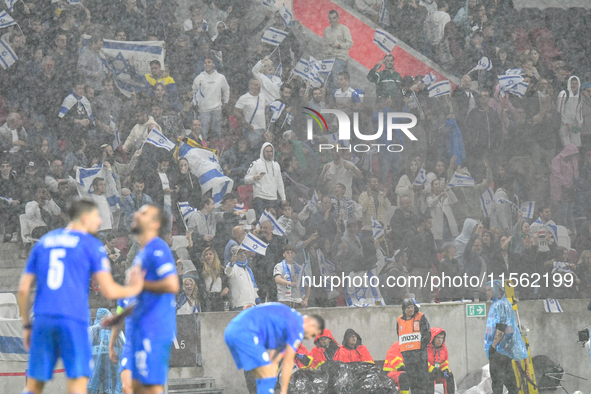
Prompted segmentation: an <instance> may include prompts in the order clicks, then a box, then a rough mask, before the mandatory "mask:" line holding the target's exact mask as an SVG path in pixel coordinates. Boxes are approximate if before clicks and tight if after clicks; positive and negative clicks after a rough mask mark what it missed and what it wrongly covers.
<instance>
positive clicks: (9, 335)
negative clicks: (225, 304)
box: [0, 281, 330, 391]
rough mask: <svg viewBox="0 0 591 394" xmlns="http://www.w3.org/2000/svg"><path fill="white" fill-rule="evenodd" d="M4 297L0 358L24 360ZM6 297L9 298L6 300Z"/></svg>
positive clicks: (15, 320) (12, 310) (16, 320)
mask: <svg viewBox="0 0 591 394" xmlns="http://www.w3.org/2000/svg"><path fill="white" fill-rule="evenodd" d="M328 282H329V283H330V281H328ZM4 297H5V298H4V299H3V301H2V304H3V305H2V306H3V314H6V317H3V318H2V324H0V344H2V345H1V346H0V360H2V361H9V362H12V361H20V362H24V361H27V360H28V359H29V352H27V351H26V350H25V348H24V346H23V325H22V322H21V319H20V317H19V316H18V304H17V302H16V299H15V297H14V296H13V295H12V294H10V295H8V293H6V295H4ZM7 297H10V298H11V299H10V300H7V299H6V298H7ZM4 379H6V378H4ZM5 387H7V386H5ZM7 391H8V390H7Z"/></svg>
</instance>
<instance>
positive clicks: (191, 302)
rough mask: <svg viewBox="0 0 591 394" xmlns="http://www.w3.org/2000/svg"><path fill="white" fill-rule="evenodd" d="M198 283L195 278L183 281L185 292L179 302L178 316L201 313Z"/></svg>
mask: <svg viewBox="0 0 591 394" xmlns="http://www.w3.org/2000/svg"><path fill="white" fill-rule="evenodd" d="M200 291H201V289H199V288H198V287H197V283H195V280H194V279H193V278H185V279H183V291H182V294H181V295H180V297H179V299H178V300H177V305H176V314H177V315H192V314H193V313H199V312H201V303H200V302H199V292H200Z"/></svg>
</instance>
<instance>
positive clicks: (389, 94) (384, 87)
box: [367, 54, 402, 108]
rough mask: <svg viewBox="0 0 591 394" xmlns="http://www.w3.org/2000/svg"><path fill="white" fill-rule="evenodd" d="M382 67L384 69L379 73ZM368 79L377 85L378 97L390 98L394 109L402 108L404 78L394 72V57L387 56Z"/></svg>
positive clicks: (375, 67)
mask: <svg viewBox="0 0 591 394" xmlns="http://www.w3.org/2000/svg"><path fill="white" fill-rule="evenodd" d="M382 65H383V66H384V69H383V70H381V71H378V70H379V69H380V68H381V67H382ZM367 79H368V80H369V81H370V82H373V83H375V84H376V96H377V97H385V98H387V99H388V98H389V99H390V100H391V101H392V103H393V108H399V107H401V105H400V104H401V100H402V77H401V76H400V74H398V73H397V72H396V71H395V70H394V56H393V55H391V54H390V55H387V56H386V57H385V58H383V59H382V60H380V61H379V62H378V63H377V64H376V65H375V66H374V67H373V68H372V69H371V70H369V73H368V74H367Z"/></svg>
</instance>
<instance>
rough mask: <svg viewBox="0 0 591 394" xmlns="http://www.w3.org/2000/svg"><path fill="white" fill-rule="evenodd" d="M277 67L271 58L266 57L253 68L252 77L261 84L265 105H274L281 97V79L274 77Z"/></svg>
mask: <svg viewBox="0 0 591 394" xmlns="http://www.w3.org/2000/svg"><path fill="white" fill-rule="evenodd" d="M274 74H275V67H274V66H273V62H272V61H271V60H270V59H269V56H265V57H264V58H263V59H262V60H259V61H258V62H257V63H256V64H255V65H254V67H253V68H252V75H253V76H254V77H255V78H256V79H257V80H258V81H259V83H260V84H261V93H262V94H263V97H264V99H265V103H268V104H270V103H272V102H274V101H275V100H277V99H279V98H280V97H281V94H280V92H279V90H280V88H281V84H282V82H281V78H280V77H278V76H276V75H274Z"/></svg>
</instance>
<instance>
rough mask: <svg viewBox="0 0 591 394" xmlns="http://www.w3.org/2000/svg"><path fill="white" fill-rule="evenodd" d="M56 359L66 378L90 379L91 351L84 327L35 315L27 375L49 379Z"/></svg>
mask: <svg viewBox="0 0 591 394" xmlns="http://www.w3.org/2000/svg"><path fill="white" fill-rule="evenodd" d="M58 358H61V359H62V361H63V362H64V367H65V369H66V376H67V377H68V379H75V378H80V377H85V376H86V377H88V376H90V372H91V368H90V363H91V362H92V351H91V348H90V339H89V337H88V326H87V324H85V323H83V322H80V321H75V320H72V319H68V318H65V317H60V316H43V315H41V316H36V317H35V321H34V322H33V331H32V333H31V350H30V352H29V369H28V372H27V373H28V375H29V376H30V377H31V378H33V379H35V380H38V381H40V382H47V381H49V380H51V377H52V375H53V368H54V367H55V364H56V363H57V360H58Z"/></svg>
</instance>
